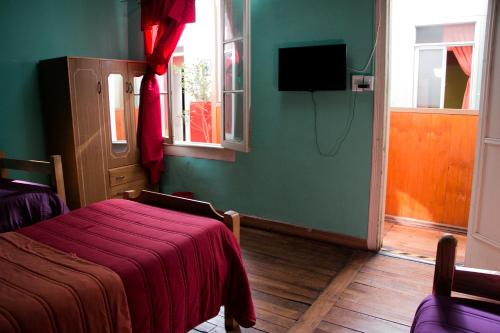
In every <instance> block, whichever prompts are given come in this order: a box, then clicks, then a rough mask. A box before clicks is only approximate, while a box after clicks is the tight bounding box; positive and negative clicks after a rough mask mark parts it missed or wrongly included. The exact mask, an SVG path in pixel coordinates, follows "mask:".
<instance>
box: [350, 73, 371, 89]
mask: <svg viewBox="0 0 500 333" xmlns="http://www.w3.org/2000/svg"><path fill="white" fill-rule="evenodd" d="M373 81H374V77H373V76H372V75H353V76H352V91H357V92H362V91H373V83H374V82H373Z"/></svg>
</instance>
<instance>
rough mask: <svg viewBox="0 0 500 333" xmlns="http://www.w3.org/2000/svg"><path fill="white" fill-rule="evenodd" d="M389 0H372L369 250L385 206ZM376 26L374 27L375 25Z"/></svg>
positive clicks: (377, 241) (377, 240)
mask: <svg viewBox="0 0 500 333" xmlns="http://www.w3.org/2000/svg"><path fill="white" fill-rule="evenodd" d="M388 4H389V0H376V1H375V27H378V26H379V24H380V28H379V31H378V33H379V35H378V40H377V45H376V49H375V95H374V96H375V97H374V103H373V104H374V105H373V134H372V173H371V184H370V204H369V208H368V237H367V246H368V249H369V250H373V251H378V250H380V248H381V247H382V220H383V216H384V208H385V186H386V177H385V174H386V164H387V156H386V155H387V154H386V152H387V149H386V147H387V142H388V132H387V130H386V124H387V122H388V119H387V91H388V90H387V67H386V64H388V63H389V62H388V61H387V60H388V52H387V47H386V45H387V42H388V36H389V35H388V30H387V27H388V24H387V17H388V15H387V14H388V13H389V6H388ZM375 29H377V28H375Z"/></svg>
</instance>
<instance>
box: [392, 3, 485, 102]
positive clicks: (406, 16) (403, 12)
mask: <svg viewBox="0 0 500 333" xmlns="http://www.w3.org/2000/svg"><path fill="white" fill-rule="evenodd" d="M487 6H488V0H390V10H391V12H390V37H389V38H390V49H389V64H390V65H389V66H390V67H389V73H390V74H389V76H390V77H389V94H390V95H389V106H391V107H413V105H414V104H413V84H414V77H413V76H414V58H415V27H416V26H421V25H434V24H450V23H459V22H476V35H475V41H476V44H475V46H474V54H473V60H472V67H473V69H472V79H471V95H472V99H471V104H470V106H471V108H477V107H478V105H479V92H480V89H479V88H480V87H479V84H480V82H481V70H480V68H481V66H480V65H481V62H482V59H483V49H484V47H483V44H484V26H485V23H486V13H487Z"/></svg>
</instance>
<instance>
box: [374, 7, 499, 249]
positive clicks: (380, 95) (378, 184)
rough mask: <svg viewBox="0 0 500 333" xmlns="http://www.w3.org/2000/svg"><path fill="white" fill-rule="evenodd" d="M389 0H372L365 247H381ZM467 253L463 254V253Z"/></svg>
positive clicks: (489, 27)
mask: <svg viewBox="0 0 500 333" xmlns="http://www.w3.org/2000/svg"><path fill="white" fill-rule="evenodd" d="M390 1H391V0H375V13H374V15H375V27H376V28H375V29H376V30H377V31H378V33H377V36H376V37H375V40H376V47H375V73H374V75H375V82H376V84H375V91H374V102H373V104H374V105H373V109H374V110H373V132H372V171H371V180H370V201H369V208H368V235H367V247H368V249H369V250H372V251H379V250H380V249H381V248H382V240H383V229H384V228H383V223H384V212H385V196H386V185H387V158H388V151H389V146H388V144H389V128H390V118H389V111H388V109H389V108H388V91H389V85H390V82H389V80H388V79H387V78H388V73H389V67H388V64H389V50H388V48H389V37H390V34H389V29H388V28H389V12H390ZM496 5H497V0H488V10H487V19H486V34H485V38H486V40H485V43H484V45H485V49H484V55H483V60H484V62H483V68H482V72H483V75H482V78H481V80H482V85H481V92H482V93H481V97H480V103H479V126H478V133H477V138H476V156H475V159H474V171H473V172H474V176H473V183H472V192H471V206H470V213H469V223H468V226H469V233H470V232H471V231H473V229H471V228H472V225H473V223H471V222H473V221H474V218H475V214H476V209H475V208H476V192H477V188H476V187H477V186H478V184H479V179H478V177H479V175H478V174H477V172H478V166H479V163H480V156H481V155H482V154H481V148H482V146H481V142H480V141H481V140H480V139H481V133H482V132H483V129H484V126H485V122H486V121H485V119H486V116H485V115H484V113H485V112H483V110H485V102H486V97H487V96H486V94H487V92H488V86H489V73H488V72H487V70H488V69H489V68H490V66H491V56H492V52H493V48H492V42H493V40H492V31H493V28H494V27H493V24H492V23H493V22H495V15H496V13H495V6H496ZM466 256H467V254H466Z"/></svg>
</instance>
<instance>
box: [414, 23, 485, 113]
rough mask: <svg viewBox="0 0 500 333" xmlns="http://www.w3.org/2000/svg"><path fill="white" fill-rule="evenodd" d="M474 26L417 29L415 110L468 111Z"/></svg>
mask: <svg viewBox="0 0 500 333" xmlns="http://www.w3.org/2000/svg"><path fill="white" fill-rule="evenodd" d="M474 34H475V24H474V23H460V24H450V25H434V26H422V27H416V46H415V65H416V66H415V85H414V86H415V88H416V89H414V104H415V105H414V106H416V107H419V108H451V109H468V108H469V103H470V100H471V80H470V79H471V77H472V76H474V75H472V74H471V72H472V68H473V66H472V55H473V48H474Z"/></svg>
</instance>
